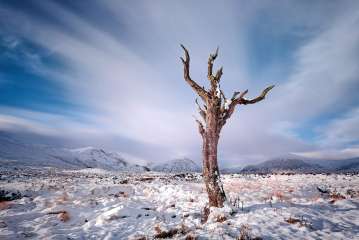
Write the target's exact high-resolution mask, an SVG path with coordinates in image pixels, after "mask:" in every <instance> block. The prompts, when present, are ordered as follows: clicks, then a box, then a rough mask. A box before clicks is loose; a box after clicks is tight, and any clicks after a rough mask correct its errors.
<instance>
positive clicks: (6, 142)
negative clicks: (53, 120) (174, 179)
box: [0, 136, 148, 171]
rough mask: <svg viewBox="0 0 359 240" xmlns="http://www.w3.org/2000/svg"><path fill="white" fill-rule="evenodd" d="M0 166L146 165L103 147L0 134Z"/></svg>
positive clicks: (129, 167) (113, 167)
mask: <svg viewBox="0 0 359 240" xmlns="http://www.w3.org/2000/svg"><path fill="white" fill-rule="evenodd" d="M0 164H1V166H4V167H6V166H33V167H56V168H65V169H81V168H101V169H106V170H118V171H146V170H148V169H147V168H146V167H143V166H139V165H136V164H130V163H128V162H127V161H125V160H124V159H123V158H122V157H121V155H120V154H118V153H114V152H107V151H105V150H103V149H97V148H93V147H86V148H80V149H66V148H56V147H50V146H46V145H36V144H26V143H22V142H21V141H18V140H16V139H14V138H11V137H9V136H0Z"/></svg>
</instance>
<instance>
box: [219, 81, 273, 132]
mask: <svg viewBox="0 0 359 240" xmlns="http://www.w3.org/2000/svg"><path fill="white" fill-rule="evenodd" d="M272 88H274V85H272V86H269V87H267V88H266V89H264V90H263V91H262V93H261V94H260V95H259V96H258V97H256V98H253V99H245V98H244V96H245V95H246V94H247V93H248V90H245V91H244V92H242V93H240V92H234V93H233V96H232V99H231V103H230V104H229V105H228V108H227V109H225V110H224V111H223V113H222V119H221V122H220V126H221V127H222V126H224V124H225V123H226V121H227V119H228V118H230V117H231V116H232V114H233V112H234V110H235V108H236V106H237V105H238V104H244V105H246V104H254V103H257V102H260V101H262V100H263V99H264V98H265V97H266V95H267V93H268V92H269V91H270V90H271V89H272ZM238 95H239V96H238ZM237 96H238V97H237Z"/></svg>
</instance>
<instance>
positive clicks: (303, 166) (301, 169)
mask: <svg viewBox="0 0 359 240" xmlns="http://www.w3.org/2000/svg"><path fill="white" fill-rule="evenodd" d="M331 172H335V173H344V172H359V157H358V158H351V159H345V160H317V159H307V158H305V159H299V158H293V157H289V158H275V159H271V160H268V161H265V162H262V163H259V164H255V165H248V166H246V167H244V168H242V169H241V170H240V171H239V172H238V173H263V174H267V173H331Z"/></svg>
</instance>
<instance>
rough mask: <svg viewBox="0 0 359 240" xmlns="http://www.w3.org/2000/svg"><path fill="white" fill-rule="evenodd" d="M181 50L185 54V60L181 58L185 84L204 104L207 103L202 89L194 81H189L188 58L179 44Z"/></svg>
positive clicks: (204, 91) (185, 50) (206, 95)
mask: <svg viewBox="0 0 359 240" xmlns="http://www.w3.org/2000/svg"><path fill="white" fill-rule="evenodd" d="M181 47H182V49H183V50H184V53H185V58H182V57H181V60H182V63H183V76H184V79H185V80H186V82H187V83H188V84H189V85H190V86H191V87H192V89H193V90H194V91H195V92H196V93H197V94H198V95H199V96H200V97H201V98H202V100H203V101H204V102H207V99H208V93H207V91H206V90H205V89H204V88H203V87H200V86H199V85H198V84H197V83H196V82H195V81H193V80H192V79H191V76H190V73H189V67H190V64H189V63H190V57H189V53H188V50H187V49H186V48H185V47H184V46H183V45H182V44H181Z"/></svg>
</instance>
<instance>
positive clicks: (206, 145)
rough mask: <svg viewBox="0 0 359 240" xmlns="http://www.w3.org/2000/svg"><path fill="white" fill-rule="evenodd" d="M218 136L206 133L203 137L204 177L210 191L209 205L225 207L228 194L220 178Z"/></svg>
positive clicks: (208, 191)
mask: <svg viewBox="0 0 359 240" xmlns="http://www.w3.org/2000/svg"><path fill="white" fill-rule="evenodd" d="M217 145H218V137H217V136H215V137H213V136H211V135H210V134H208V135H206V136H205V137H204V139H203V152H202V155H203V156H202V157H203V170H202V171H203V179H204V183H205V185H206V190H207V193H208V199H209V206H211V207H223V203H224V201H225V200H226V195H225V193H224V190H223V185H222V182H221V179H220V173H219V168H218V162H217Z"/></svg>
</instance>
